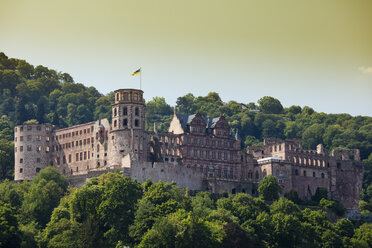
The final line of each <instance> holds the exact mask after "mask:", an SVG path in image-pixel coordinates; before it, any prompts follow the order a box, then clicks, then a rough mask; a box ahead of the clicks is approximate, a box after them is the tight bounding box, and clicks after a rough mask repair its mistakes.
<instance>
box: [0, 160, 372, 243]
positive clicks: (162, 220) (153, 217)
mask: <svg viewBox="0 0 372 248" xmlns="http://www.w3.org/2000/svg"><path fill="white" fill-rule="evenodd" d="M67 185H68V181H67V179H66V178H65V177H64V176H63V175H61V174H60V173H59V171H58V170H57V169H55V168H52V167H47V168H46V169H44V170H41V171H40V173H39V174H38V176H37V177H35V178H34V179H33V180H32V181H31V182H27V181H25V182H23V183H18V184H15V183H11V182H9V181H5V182H3V183H1V184H0V220H1V221H0V247H14V248H16V247H25V248H26V247H27V248H33V247H48V248H57V247H63V248H76V247H79V248H94V247H107V248H109V247H110V248H111V247H112V248H115V247H116V248H121V247H138V248H142V247H143V248H151V247H152V248H190V247H193V248H208V247H210V248H214V247H221V248H254V247H278V248H289V247H312V248H318V247H319V248H321V247H322V248H323V247H324V248H342V247H345V248H346V247H348V248H350V247H353V248H367V247H371V246H372V224H371V223H363V221H350V220H348V219H346V218H342V217H337V218H336V215H335V214H338V215H340V211H339V210H338V209H340V210H341V214H342V211H343V210H342V207H338V209H337V208H336V207H335V202H333V201H329V200H326V199H320V201H319V199H318V200H317V201H318V205H317V206H312V207H310V208H309V207H308V206H304V205H297V204H295V203H294V202H293V201H291V200H289V199H292V200H295V199H294V198H293V197H290V196H288V195H285V197H283V198H279V192H280V186H279V184H278V182H277V181H276V178H275V177H274V176H266V177H265V178H264V179H263V180H262V181H261V182H260V184H259V187H258V191H259V193H260V198H253V197H252V196H250V195H248V194H244V193H239V194H236V195H227V194H222V195H221V196H219V197H216V196H212V195H210V193H209V192H199V193H197V194H196V195H192V196H190V194H189V192H188V191H187V190H186V189H182V188H179V187H177V186H176V185H175V184H174V183H163V182H159V183H152V182H149V181H148V182H145V183H142V184H140V183H139V182H138V181H131V179H130V178H125V177H123V176H122V175H121V174H120V173H119V172H118V173H107V174H104V175H101V176H100V177H98V178H92V179H91V180H90V181H89V182H88V183H86V184H85V185H84V186H83V187H82V188H80V189H77V188H75V189H69V188H68V187H67ZM292 196H293V195H292ZM323 197H326V195H324V194H323ZM288 198H289V199H288ZM314 200H315V199H314Z"/></svg>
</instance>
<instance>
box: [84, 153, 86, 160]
mask: <svg viewBox="0 0 372 248" xmlns="http://www.w3.org/2000/svg"><path fill="white" fill-rule="evenodd" d="M84 160H87V152H84Z"/></svg>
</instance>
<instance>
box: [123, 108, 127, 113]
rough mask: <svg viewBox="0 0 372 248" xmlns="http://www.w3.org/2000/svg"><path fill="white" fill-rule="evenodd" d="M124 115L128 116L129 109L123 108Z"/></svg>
mask: <svg viewBox="0 0 372 248" xmlns="http://www.w3.org/2000/svg"><path fill="white" fill-rule="evenodd" d="M123 115H128V108H127V107H124V108H123Z"/></svg>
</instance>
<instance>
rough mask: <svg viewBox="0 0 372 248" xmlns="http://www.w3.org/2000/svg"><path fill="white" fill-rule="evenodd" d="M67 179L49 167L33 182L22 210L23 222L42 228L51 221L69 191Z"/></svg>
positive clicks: (25, 197) (26, 194) (25, 196)
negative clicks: (53, 212)
mask: <svg viewBox="0 0 372 248" xmlns="http://www.w3.org/2000/svg"><path fill="white" fill-rule="evenodd" d="M67 185H68V181H67V179H66V177H64V176H63V175H61V174H60V172H59V171H58V170H57V169H56V168H53V167H47V168H45V169H43V170H41V171H40V173H39V174H38V175H37V176H36V177H35V178H34V179H33V180H32V182H31V185H30V190H29V191H28V192H27V193H25V195H24V201H23V204H22V208H21V216H22V222H23V223H27V222H31V221H36V222H38V224H39V225H40V227H45V225H46V224H47V223H48V222H49V220H50V215H51V213H52V211H53V209H54V208H55V207H56V206H58V204H59V200H60V199H61V197H62V196H63V195H64V193H65V192H66V190H67Z"/></svg>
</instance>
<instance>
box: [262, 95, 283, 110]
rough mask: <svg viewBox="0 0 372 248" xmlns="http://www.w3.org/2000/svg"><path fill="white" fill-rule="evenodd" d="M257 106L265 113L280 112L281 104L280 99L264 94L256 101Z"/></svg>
mask: <svg viewBox="0 0 372 248" xmlns="http://www.w3.org/2000/svg"><path fill="white" fill-rule="evenodd" d="M257 103H258V108H259V109H260V110H261V111H262V112H264V113H267V114H281V113H282V112H283V106H282V104H281V103H280V101H279V100H278V99H276V98H274V97H271V96H264V97H262V98H261V99H259V100H258V101H257Z"/></svg>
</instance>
